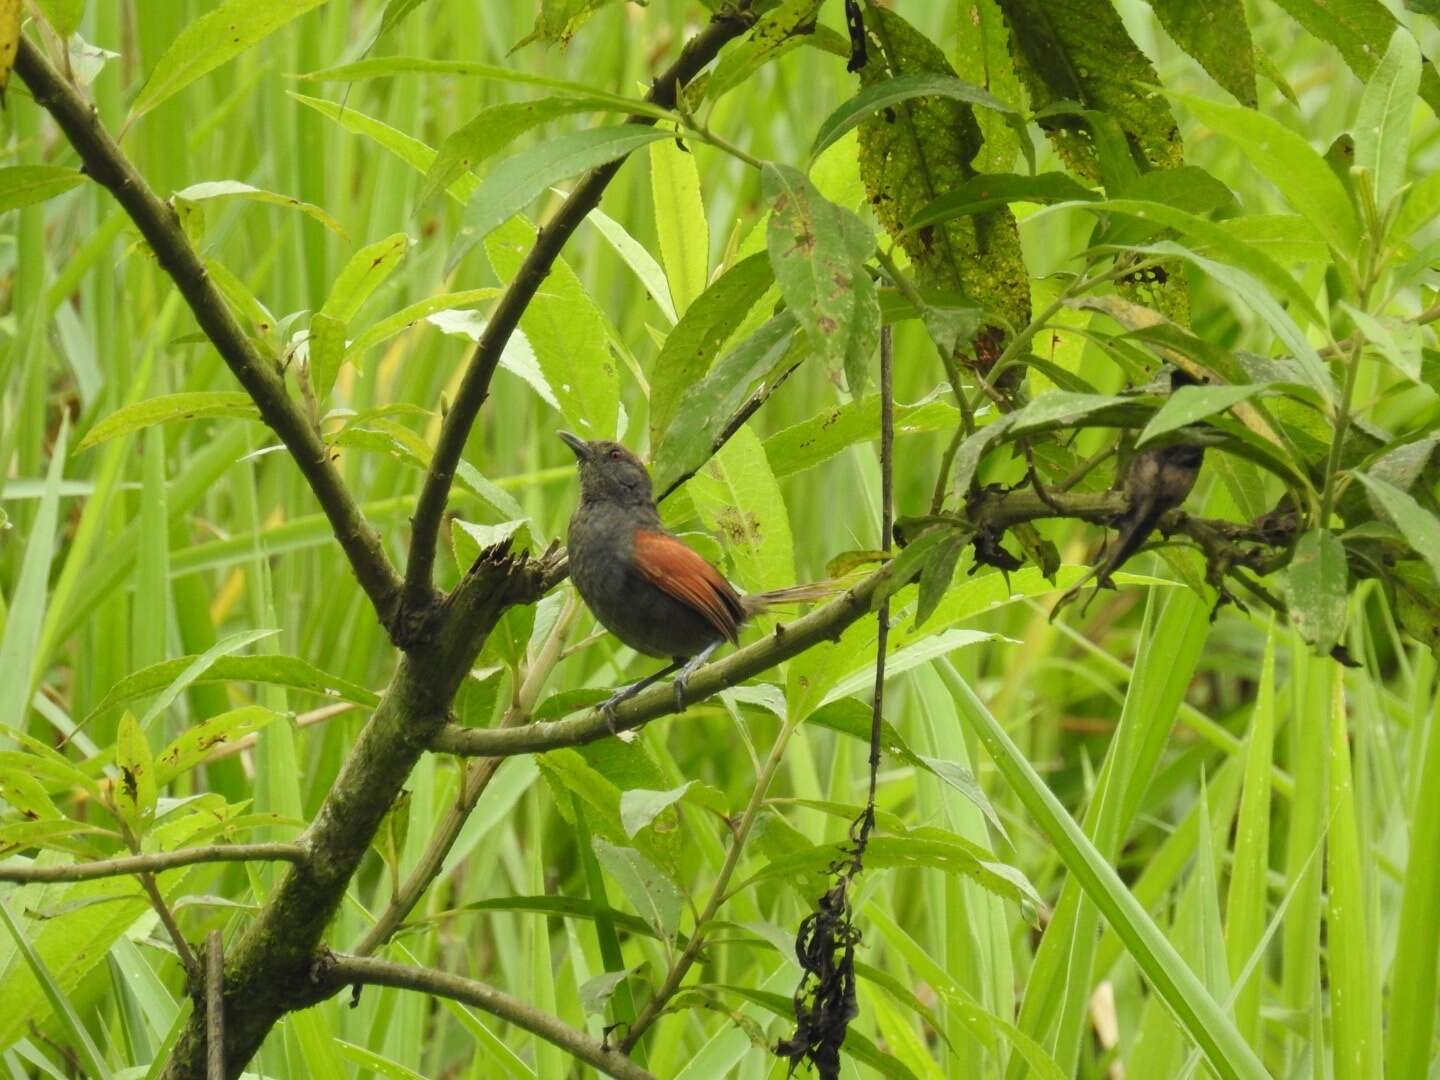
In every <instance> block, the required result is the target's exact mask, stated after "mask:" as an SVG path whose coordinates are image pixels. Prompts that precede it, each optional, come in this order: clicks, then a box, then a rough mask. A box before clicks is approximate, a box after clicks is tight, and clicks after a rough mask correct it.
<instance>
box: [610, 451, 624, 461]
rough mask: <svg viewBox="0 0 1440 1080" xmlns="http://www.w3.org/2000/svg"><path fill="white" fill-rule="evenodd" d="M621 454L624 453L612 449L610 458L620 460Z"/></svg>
mask: <svg viewBox="0 0 1440 1080" xmlns="http://www.w3.org/2000/svg"><path fill="white" fill-rule="evenodd" d="M621 456H622V455H621V453H620V451H619V450H611V451H610V460H611V461H619V460H620V458H621Z"/></svg>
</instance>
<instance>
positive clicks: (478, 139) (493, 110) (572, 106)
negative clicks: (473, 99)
mask: <svg viewBox="0 0 1440 1080" xmlns="http://www.w3.org/2000/svg"><path fill="white" fill-rule="evenodd" d="M621 105H622V103H621V102H618V101H615V100H613V99H612V98H609V97H573V96H565V97H558V96H557V97H548V98H539V99H537V100H535V101H505V102H501V103H500V104H498V105H491V106H488V107H487V108H484V109H481V110H480V111H479V112H478V113H476V114H475V115H474V116H473V117H471V119H470V120H468V121H467V122H466V123H465V124H463V125H462V126H461V127H459V128H457V129H456V130H455V131H453V132H451V133H450V135H448V136H446V138H445V141H444V142H442V143H441V144H440V149H439V150H438V151H437V152H436V154H435V160H434V161H433V162H432V163H431V165H430V168H429V170H428V171H427V172H426V173H425V182H424V183H423V184H421V185H420V194H419V195H417V196H416V198H415V205H416V206H417V207H422V206H424V205H425V204H426V203H428V202H429V201H430V200H431V199H433V198H434V197H435V196H436V195H438V194H440V192H442V191H444V190H445V189H446V188H448V187H449V186H450V185H451V184H453V183H454V182H455V181H456V180H458V179H459V178H460V177H461V176H463V175H464V174H465V173H466V172H468V171H470V170H471V169H474V168H476V167H477V166H479V165H481V164H483V163H484V162H486V161H487V160H489V159H490V158H491V157H493V156H494V155H495V154H498V153H499V152H500V151H501V150H503V149H505V147H507V146H509V145H510V144H511V143H512V142H514V141H515V140H516V139H517V138H519V137H520V136H521V135H523V134H524V133H525V132H527V131H530V130H531V129H533V128H536V127H539V126H540V125H541V124H546V123H549V122H550V121H551V120H554V119H557V118H558V117H561V116H569V115H572V114H574V113H581V112H617V111H619V110H620V108H621Z"/></svg>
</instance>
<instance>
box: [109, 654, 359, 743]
mask: <svg viewBox="0 0 1440 1080" xmlns="http://www.w3.org/2000/svg"><path fill="white" fill-rule="evenodd" d="M199 659H200V657H198V656H180V657H176V658H175V659H173V660H162V661H161V662H160V663H158V664H152V665H151V666H150V667H147V668H143V669H141V670H140V671H137V672H134V673H133V674H131V675H127V676H126V677H125V678H123V679H121V680H120V681H119V682H118V683H116V684H115V685H114V686H112V687H111V688H110V690H109V691H108V692H107V693H106V694H105V696H104V697H103V698H101V699H100V702H99V704H97V705H96V706H95V707H94V708H93V709H91V710H90V712H89V713H87V714H86V716H85V719H84V720H83V721H81V724H82V725H88V724H90V723H92V722H93V721H94V720H95V719H96V718H98V717H101V716H107V715H111V714H113V713H114V711H115V710H116V709H119V708H120V707H121V706H123V705H125V704H127V703H129V702H131V701H135V700H137V699H139V698H144V697H149V696H150V695H152V694H156V693H159V692H160V691H162V690H164V689H165V688H166V687H167V686H169V685H171V684H172V683H173V682H174V680H175V679H176V678H177V677H178V676H179V675H181V674H182V673H183V672H185V671H186V670H187V669H189V668H190V667H191V665H193V664H194V663H195V662H196V661H197V660H199ZM217 682H257V683H264V684H267V685H271V686H283V687H286V688H288V689H290V690H303V691H305V692H306V693H310V694H318V695H319V696H321V697H325V698H330V699H331V700H335V701H350V702H354V703H355V704H356V705H361V706H364V707H365V708H371V707H373V706H374V705H376V704H377V703H378V702H379V701H380V696H379V695H378V694H376V693H374V692H373V691H371V690H367V689H365V687H363V686H360V685H358V684H357V683H352V682H350V681H349V680H348V679H342V678H341V677H340V676H338V675H331V674H330V673H328V672H325V671H321V670H320V669H319V668H317V667H315V666H314V665H313V664H311V663H309V662H308V661H305V660H301V659H300V658H299V657H296V656H280V655H276V654H271V653H266V654H263V655H260V656H222V657H219V658H218V659H216V660H215V661H214V663H212V664H210V665H208V666H207V667H206V669H205V670H204V672H203V673H201V674H200V675H198V676H197V677H196V678H195V680H194V683H193V685H197V686H200V685H208V684H210V683H217Z"/></svg>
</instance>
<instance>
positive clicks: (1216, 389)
mask: <svg viewBox="0 0 1440 1080" xmlns="http://www.w3.org/2000/svg"><path fill="white" fill-rule="evenodd" d="M1264 389H1265V387H1264V386H1260V385H1247V386H1182V387H1180V389H1178V390H1176V391H1175V392H1174V393H1173V394H1171V395H1170V396H1169V397H1168V398H1166V399H1165V404H1164V405H1162V406H1160V411H1159V412H1157V413H1156V414H1155V415H1154V416H1152V417H1151V418H1150V422H1149V423H1148V424H1146V425H1145V429H1144V430H1143V431H1141V432H1140V437H1139V438H1138V439H1136V440H1135V445H1136V446H1143V445H1144V444H1145V443H1147V442H1149V441H1150V440H1151V439H1153V438H1156V437H1157V436H1160V435H1165V434H1168V433H1169V432H1171V431H1174V430H1176V429H1177V428H1182V427H1184V426H1185V425H1186V424H1193V423H1195V422H1196V421H1197V420H1204V419H1205V418H1206V417H1207V416H1214V415H1215V414H1216V413H1218V412H1224V411H1225V410H1226V409H1228V408H1231V407H1232V406H1234V405H1238V404H1239V403H1240V402H1242V401H1248V400H1249V399H1250V398H1252V397H1254V396H1255V395H1256V394H1258V393H1260V391H1262V390H1264Z"/></svg>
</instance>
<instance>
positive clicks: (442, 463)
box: [403, 0, 755, 623]
mask: <svg viewBox="0 0 1440 1080" xmlns="http://www.w3.org/2000/svg"><path fill="white" fill-rule="evenodd" d="M748 7H749V4H748V0H746V3H745V4H744V5H743V6H742V8H741V9H740V10H739V11H734V12H721V13H719V14H717V15H716V16H715V17H714V19H713V21H712V22H711V23H710V25H709V26H708V27H706V28H705V29H704V30H703V31H701V32H700V33H699V34H697V35H696V36H695V37H694V38H692V39H691V40H690V42H689V44H687V45H686V46H685V48H684V49H683V50H682V51H681V53H680V56H679V58H678V59H677V60H676V61H675V63H674V64H672V65H671V66H670V67H669V68H667V69H666V70H665V71H664V72H663V73H662V74H661V75H660V76H659V77H658V78H657V79H656V80H655V82H654V84H653V85H652V86H651V87H650V93H649V94H647V95H646V98H645V100H646V101H648V102H650V103H651V104H653V105H659V106H661V107H662V108H670V107H672V106H673V105H674V104H675V97H676V94H677V93H678V92H679V89H680V88H681V87H682V86H684V85H685V84H686V83H687V82H689V81H690V80H691V79H693V78H694V77H695V76H696V75H697V74H699V73H700V71H701V69H702V68H704V67H705V66H706V65H707V64H709V63H710V61H711V60H713V59H715V56H716V55H717V54H718V53H719V52H720V50H721V48H723V47H724V46H725V44H726V43H727V42H729V41H731V40H733V39H734V38H736V37H738V36H739V35H740V34H742V33H743V32H744V31H745V30H746V29H747V28H748V27H749V26H750V25H751V24H752V23H753V22H754V21H755V17H754V15H753V14H751V13H750V11H749V10H748ZM627 122H628V123H631V124H654V123H655V118H654V117H653V116H631V117H630V118H629V119H628V121H627ZM624 160H625V159H624V158H618V159H616V160H615V161H612V162H610V163H609V164H607V165H602V166H600V167H599V168H598V169H592V170H591V171H590V172H589V173H587V174H586V175H585V178H584V179H583V180H581V181H580V183H579V184H577V185H576V187H575V189H574V190H573V191H571V193H570V195H569V197H568V198H567V199H566V200H565V202H564V204H562V205H561V207H560V209H559V210H557V211H556V212H555V214H554V216H553V217H552V218H551V219H550V220H549V221H547V222H546V223H545V226H544V228H542V229H541V230H540V233H539V235H538V236H537V237H536V238H535V246H534V247H533V248H531V249H530V254H529V255H527V256H526V257H525V261H524V262H523V263H521V265H520V269H519V270H518V271H517V272H516V274H515V279H514V280H513V281H511V282H510V286H509V288H507V289H506V290H505V295H504V296H502V297H501V298H500V302H499V303H498V304H497V305H496V306H495V310H494V312H493V313H492V314H491V316H490V320H489V322H487V323H486V324H485V330H484V332H483V333H482V334H481V335H480V341H479V342H478V343H477V344H476V346H475V351H474V353H472V354H471V356H470V362H469V365H468V366H467V367H466V369H465V375H464V377H463V378H462V379H461V382H460V386H459V388H458V390H457V391H456V393H455V400H454V401H453V402H451V404H450V409H449V411H448V412H447V413H446V416H445V422H444V424H442V425H441V428H440V438H439V440H438V441H437V443H436V445H435V456H434V457H433V458H432V459H431V462H430V469H429V471H428V472H427V473H426V474H425V483H424V486H423V487H422V488H421V490H420V498H419V500H418V501H417V502H416V504H415V514H414V517H413V518H412V519H411V521H412V525H413V528H412V532H411V540H410V558H409V562H408V563H407V564H406V567H405V594H404V603H403V606H404V610H405V611H406V612H407V613H409V615H410V616H411V617H412V618H416V619H420V620H421V621H422V623H423V620H424V617H425V615H426V614H427V613H428V612H429V611H430V608H431V604H432V599H433V596H432V593H433V585H432V584H431V579H432V576H433V572H434V567H435V548H436V544H437V543H438V539H439V534H440V526H441V521H442V519H443V517H444V514H445V504H446V501H447V499H448V498H449V494H450V485H451V483H452V482H453V481H454V479H455V469H456V467H457V466H458V465H459V462H460V456H461V454H462V453H463V452H464V450H465V442H466V440H467V439H469V437H470V429H471V428H472V427H473V426H474V424H475V417H476V416H477V415H478V414H479V412H480V406H481V405H483V404H484V403H485V399H486V397H488V396H489V393H490V380H491V378H492V377H493V376H494V374H495V369H496V367H497V366H498V365H499V363H500V355H501V353H502V352H504V350H505V345H506V343H507V342H508V341H509V340H510V335H511V334H513V333H514V332H515V328H516V327H517V326H519V325H520V317H521V316H522V315H523V314H524V313H525V309H526V308H527V307H528V306H529V304H530V301H531V300H532V299H533V298H534V296H535V293H536V291H537V290H538V289H539V288H540V284H541V282H543V281H544V280H545V277H546V275H547V274H549V273H550V266H551V264H553V263H554V261H555V260H556V259H557V258H558V257H559V255H560V250H561V248H563V247H564V246H565V242H566V241H567V240H569V239H570V234H571V233H573V232H574V231H575V230H576V229H577V228H579V226H580V223H581V222H582V221H584V220H585V216H586V215H587V214H589V213H590V211H591V210H593V209H595V207H596V206H598V205H599V204H600V196H601V195H602V194H604V191H605V188H606V186H607V185H608V184H609V183H610V181H611V179H612V178H613V177H614V176H615V174H616V172H618V171H619V169H620V166H621V164H623V162H624Z"/></svg>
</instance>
